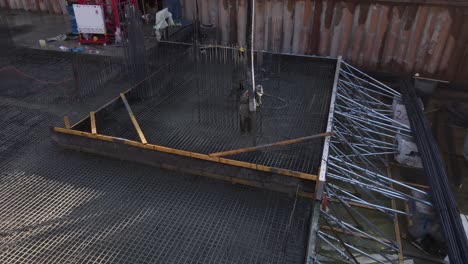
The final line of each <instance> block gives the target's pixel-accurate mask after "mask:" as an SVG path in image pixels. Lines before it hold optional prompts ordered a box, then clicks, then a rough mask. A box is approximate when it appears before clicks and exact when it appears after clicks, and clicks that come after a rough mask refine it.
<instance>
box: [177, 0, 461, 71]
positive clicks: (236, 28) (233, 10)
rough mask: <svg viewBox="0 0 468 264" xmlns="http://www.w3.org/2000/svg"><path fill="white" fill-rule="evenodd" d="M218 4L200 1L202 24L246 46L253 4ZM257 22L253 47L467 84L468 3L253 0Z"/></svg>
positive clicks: (238, 0)
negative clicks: (341, 59) (339, 59)
mask: <svg viewBox="0 0 468 264" xmlns="http://www.w3.org/2000/svg"><path fill="white" fill-rule="evenodd" d="M217 1H218V2H219V3H217V4H216V3H215V2H216V1H214V2H213V0H199V5H200V6H202V7H203V8H207V10H209V12H208V11H200V17H201V18H200V19H201V21H202V22H203V23H205V22H206V23H210V24H214V25H215V26H216V27H217V28H218V33H217V40H218V41H219V42H221V43H223V44H241V45H245V40H246V37H245V32H246V28H245V27H246V25H245V21H246V2H247V1H250V0H217ZM185 2H186V3H187V2H189V1H185ZM186 6H188V5H186ZM215 9H217V10H218V11H217V12H216V11H215ZM188 13H191V12H188V11H187V10H186V11H185V14H188ZM208 13H209V15H208ZM215 15H217V16H218V18H217V19H216V18H213V16H215ZM187 17H189V18H192V17H193V15H192V16H187ZM255 22H256V26H255V39H256V43H255V48H256V49H258V50H267V51H274V52H283V53H294V54H311V55H321V56H330V57H338V56H339V55H342V56H343V57H344V58H345V59H346V60H347V61H349V62H351V63H353V64H355V65H357V66H360V67H362V68H366V69H369V70H378V71H392V72H400V73H411V74H412V73H416V72H419V73H421V74H425V75H426V76H431V77H435V78H444V79H467V77H465V76H466V75H467V73H468V44H467V43H468V2H467V1H397V0H395V1H378V0H371V1H343V0H342V1H337V0H256V7H255Z"/></svg>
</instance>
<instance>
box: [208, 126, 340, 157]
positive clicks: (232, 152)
mask: <svg viewBox="0 0 468 264" xmlns="http://www.w3.org/2000/svg"><path fill="white" fill-rule="evenodd" d="M334 134H335V133H334V132H326V133H321V134H316V135H312V136H307V137H301V138H295V139H289V140H284V141H278V142H275V143H270V144H264V145H259V146H254V147H247V148H240V149H233V150H228V151H223V152H216V153H211V154H210V156H213V157H223V156H229V155H235V154H240V153H245V152H251V151H255V150H260V149H265V148H269V147H278V146H286V145H291V144H295V143H300V142H304V141H307V140H310V139H314V138H321V137H328V136H332V135H334Z"/></svg>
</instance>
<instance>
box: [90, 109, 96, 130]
mask: <svg viewBox="0 0 468 264" xmlns="http://www.w3.org/2000/svg"><path fill="white" fill-rule="evenodd" d="M89 120H90V121H91V134H93V135H96V134H97V130H96V117H95V116H94V112H89Z"/></svg>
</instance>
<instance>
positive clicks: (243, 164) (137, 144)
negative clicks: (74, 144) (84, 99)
mask: <svg viewBox="0 0 468 264" xmlns="http://www.w3.org/2000/svg"><path fill="white" fill-rule="evenodd" d="M90 116H91V115H90ZM53 131H54V132H57V133H63V134H70V135H75V136H80V137H88V138H93V139H98V140H103V141H111V142H118V143H122V144H125V145H130V146H133V147H139V148H144V149H150V150H155V151H160V152H165V153H170V154H175V155H180V156H185V157H191V158H195V159H201V160H207V161H212V162H217V163H221V164H227V165H232V166H237V167H242V168H247V169H253V170H258V171H263V172H271V173H275V174H279V175H283V176H288V177H293V178H299V179H303V180H310V181H315V180H316V179H317V175H313V174H308V173H302V172H297V171H292V170H287V169H281V168H274V167H269V166H264V165H260V164H255V163H250V162H244V161H238V160H232V159H226V158H221V157H213V156H209V155H206V154H201V153H196V152H191V151H185V150H178V149H173V148H168V147H164V146H159V145H153V144H143V143H141V142H137V141H133V140H128V139H123V138H117V137H111V136H106V135H100V134H93V133H88V132H83V131H78V130H73V129H64V128H61V127H54V128H53Z"/></svg>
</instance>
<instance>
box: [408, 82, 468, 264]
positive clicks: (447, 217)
mask: <svg viewBox="0 0 468 264" xmlns="http://www.w3.org/2000/svg"><path fill="white" fill-rule="evenodd" d="M401 93H402V95H403V101H404V104H405V106H406V111H407V113H408V118H409V120H410V124H411V129H412V131H413V135H414V137H415V140H416V144H417V146H418V150H419V153H420V155H421V161H422V163H423V167H424V172H425V174H426V175H427V179H428V181H429V186H430V187H431V189H430V191H431V196H432V200H433V204H434V210H435V211H436V212H437V214H438V215H439V218H440V223H441V226H442V232H443V234H444V237H445V240H446V243H447V247H448V254H449V258H450V263H468V242H467V238H466V235H465V231H464V229H463V225H462V222H461V218H460V212H459V210H458V206H457V203H456V201H455V198H454V196H453V193H452V190H451V189H450V184H449V182H448V178H447V174H446V172H445V169H444V165H443V164H442V159H441V157H440V153H439V150H438V148H437V145H436V142H435V140H434V137H433V136H432V133H431V128H430V126H429V123H428V121H427V119H426V116H425V115H424V112H423V110H422V108H421V107H420V102H419V100H418V98H417V95H416V92H415V89H414V86H413V85H412V83H411V81H410V80H405V81H402V82H401Z"/></svg>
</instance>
